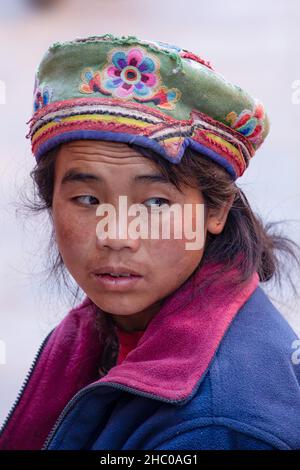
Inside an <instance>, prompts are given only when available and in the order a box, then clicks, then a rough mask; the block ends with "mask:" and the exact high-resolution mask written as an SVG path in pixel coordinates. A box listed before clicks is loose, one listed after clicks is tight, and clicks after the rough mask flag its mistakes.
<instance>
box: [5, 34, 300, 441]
mask: <svg viewBox="0 0 300 470" xmlns="http://www.w3.org/2000/svg"><path fill="white" fill-rule="evenodd" d="M268 127H269V126H268V118H267V116H266V114H265V111H264V108H263V105H262V104H261V103H259V102H258V101H256V100H254V99H252V98H251V97H250V96H249V95H248V94H247V93H246V92H244V91H243V90H242V89H241V88H240V87H237V86H235V85H233V84H231V83H229V82H228V81H226V80H225V78H224V77H222V76H221V75H219V74H218V73H217V72H215V71H214V70H213V68H212V66H211V65H210V63H209V62H207V61H205V60H203V59H201V58H200V57H199V56H197V55H195V54H193V53H191V52H189V51H186V50H184V49H180V48H178V47H175V46H171V45H168V44H165V43H161V42H150V41H144V40H143V41H142V40H139V39H137V38H135V37H132V36H130V37H121V38H117V37H114V36H112V35H110V34H107V35H104V36H96V37H89V38H84V39H76V40H74V41H70V42H66V43H63V44H60V43H55V44H54V45H52V46H51V47H50V48H49V49H48V51H47V52H46V54H45V55H44V57H43V59H42V61H41V63H40V65H39V68H38V70H37V73H36V83H35V88H34V112H33V116H32V118H31V120H30V132H29V136H30V138H31V142H32V151H33V154H34V156H35V158H36V166H35V168H34V170H33V171H32V173H31V175H32V177H33V180H34V183H35V187H36V189H37V196H38V209H40V208H43V209H45V210H46V211H48V213H49V215H50V217H51V221H52V223H53V233H52V238H53V240H54V241H55V243H56V244H57V247H58V258H57V262H56V264H55V266H54V272H57V271H58V268H66V270H67V272H68V273H70V275H71V276H72V277H73V279H74V280H75V281H76V284H77V285H78V288H81V289H82V290H83V292H84V293H85V297H84V299H83V300H81V303H79V305H77V306H75V307H74V308H72V309H71V310H70V311H69V313H68V314H67V315H66V316H65V318H64V319H63V320H62V321H61V322H60V323H59V324H58V325H57V326H56V327H55V328H54V329H53V330H52V331H51V332H50V333H49V335H48V336H47V337H46V338H45V340H44V341H43V343H42V345H41V346H40V348H39V350H38V353H37V355H36V358H35V359H34V363H33V365H32V367H31V369H30V372H29V374H28V377H27V378H26V381H25V383H24V385H23V387H22V389H21V391H20V393H19V396H18V397H17V400H16V402H15V404H14V406H13V408H12V410H11V411H10V413H9V414H8V417H7V419H6V421H5V423H4V425H3V427H2V430H1V435H0V448H1V449H2V450H7V449H8V450H12V449H18V450H20V449H53V450H54V449H56V450H57V449H59V450H63V449H80V450H83V449H85V450H86V449H92V450H112V449H114V450H132V449H134V450H137V449H143V450H158V449H164V450H166V449H171V450H175V449H296V448H299V446H300V416H299V407H300V388H299V381H300V368H299V365H297V361H295V360H293V358H294V356H293V354H295V344H297V337H296V335H295V333H294V332H293V330H292V329H291V327H290V326H289V324H288V323H287V321H286V320H285V319H284V318H283V316H282V315H281V313H280V312H279V311H278V310H277V309H276V308H275V306H274V305H273V304H272V303H271V301H270V299H269V298H268V296H267V295H266V293H265V292H264V291H263V289H262V287H261V286H260V282H266V281H269V280H270V279H271V278H273V276H274V275H278V258H277V254H276V249H277V250H283V251H285V252H287V253H289V254H291V255H292V256H294V257H295V259H296V260H297V257H296V255H295V253H294V252H293V248H292V246H291V243H290V242H289V241H288V240H286V239H283V238H282V239H281V238H280V237H278V236H276V237H275V236H272V235H270V234H269V233H268V232H267V230H266V229H265V228H264V226H263V224H262V222H261V221H260V219H259V218H258V217H257V216H256V215H255V214H254V213H253V212H252V210H251V207H250V206H249V203H248V201H247V199H246V196H245V195H244V194H243V192H242V191H241V189H239V188H238V186H237V185H236V182H235V181H236V179H237V178H238V177H240V176H241V175H242V174H243V173H244V171H245V170H246V168H247V167H248V165H249V163H250V159H251V158H252V157H253V156H254V153H255V151H256V150H257V149H258V147H259V146H260V145H261V143H262V142H263V140H264V139H265V137H266V135H267V133H268ZM122 198H123V199H122ZM120 201H121V204H120ZM124 201H126V204H127V206H126V207H127V209H126V210H125V209H124ZM122 204H123V205H122ZM136 207H138V208H139V210H140V215H141V217H140V219H139V222H140V224H139V228H140V230H141V231H139V230H137V234H136V233H135V232H134V230H133V228H134V227H135V225H134V224H132V223H135V224H136V223H137V220H136V219H135V218H134V215H135V212H134V211H133V209H134V208H136ZM175 207H176V208H177V210H178V211H179V212H178V213H177V214H176V212H175V211H174V213H173V212H172V214H173V216H172V217H171V216H170V209H171V208H175ZM103 209H104V210H103ZM113 209H115V213H113V211H112V210H113ZM105 211H106V212H105ZM180 211H181V212H180ZM126 212H128V213H126ZM105 213H109V217H108V218H106V219H105V217H104V216H105ZM178 214H179V215H178ZM115 216H116V217H115ZM153 216H156V219H155V218H154V217H153ZM185 216H186V217H185ZM152 217H153V218H152ZM155 220H156V222H155ZM183 220H184V222H185V223H184V224H183V225H184V229H185V230H183V231H182V232H181V234H182V236H181V237H179V236H178V237H176V236H174V234H173V229H178V228H179V226H180V224H181V222H182V221H183ZM103 221H105V223H102V222H103ZM168 221H169V222H170V223H169V228H170V233H171V235H170V236H167V237H162V236H160V232H161V230H160V229H162V227H164V224H167V222H168ZM141 222H143V224H142V223H141ZM146 222H147V223H148V229H149V228H151V229H154V228H156V229H159V236H158V237H157V236H155V235H153V232H154V230H151V234H150V236H149V231H148V236H145V231H144V228H145V226H146ZM130 224H131V225H130ZM107 226H109V232H107V230H106V229H107ZM113 229H115V230H113ZM129 232H130V233H129ZM105 233H106V236H104V235H105ZM191 233H192V235H193V234H194V235H195V236H196V238H197V240H196V242H197V243H196V242H195V244H193V241H191V240H192V237H191V236H190V234H191ZM124 234H125V235H124ZM136 235H137V236H136Z"/></svg>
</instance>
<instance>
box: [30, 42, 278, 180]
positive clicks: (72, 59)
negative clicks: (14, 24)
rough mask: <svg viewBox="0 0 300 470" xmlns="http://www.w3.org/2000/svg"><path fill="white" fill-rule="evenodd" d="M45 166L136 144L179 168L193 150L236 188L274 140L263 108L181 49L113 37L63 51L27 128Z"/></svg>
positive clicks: (39, 90)
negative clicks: (92, 142) (86, 149)
mask: <svg viewBox="0 0 300 470" xmlns="http://www.w3.org/2000/svg"><path fill="white" fill-rule="evenodd" d="M29 123H30V130H29V133H28V134H27V136H26V137H30V138H31V144H32V152H33V155H34V156H35V158H36V161H37V162H38V161H39V159H40V157H41V156H42V155H43V154H44V153H45V152H47V151H48V150H50V149H52V148H53V147H55V146H56V145H58V144H60V143H64V142H68V141H71V140H78V139H96V140H110V141H118V142H126V143H129V144H135V145H138V146H139V147H140V148H141V151H142V149H143V148H150V149H152V150H154V151H155V152H156V153H157V154H159V155H161V156H162V157H164V158H166V159H167V160H169V161H170V162H172V163H175V164H178V163H179V162H180V161H181V158H182V156H183V154H184V151H185V149H186V148H187V147H191V148H192V149H194V150H195V151H197V152H199V158H201V157H200V155H201V154H204V155H206V156H207V157H209V158H211V159H212V160H213V161H215V162H217V163H218V164H220V165H221V166H222V167H224V168H225V169H226V170H227V171H228V173H229V174H230V175H231V177H232V179H233V180H235V179H236V178H238V177H239V176H241V175H242V174H243V173H244V171H245V170H246V168H247V167H248V165H249V162H250V159H251V158H252V157H253V155H254V153H255V151H256V150H257V149H258V147H259V146H260V145H261V144H262V142H263V141H264V139H265V137H266V135H267V134H268V132H269V120H268V117H267V115H266V114H265V111H264V107H263V105H262V104H261V103H260V102H259V101H257V100H256V99H254V98H252V97H251V96H250V95H249V94H248V93H247V92H245V91H244V90H242V89H241V88H240V87H239V86H236V85H234V84H232V83H230V82H229V81H227V80H226V79H225V78H224V77H223V76H222V75H220V74H219V73H217V72H216V71H215V70H214V69H213V67H212V66H211V64H210V62H208V61H206V60H204V59H202V58H201V57H199V56H198V55H196V54H194V53H192V52H189V51H187V50H185V49H181V48H180V47H177V46H173V45H170V44H166V43H163V42H153V41H147V40H140V39H138V38H136V37H134V36H122V37H115V36H113V35H111V34H105V35H103V36H92V37H88V38H77V39H75V40H73V41H69V42H65V43H54V44H53V45H52V46H50V47H49V49H48V50H47V51H46V53H45V55H44V56H43V58H42V60H41V63H40V64H39V66H38V68H37V70H36V75H35V86H34V106H33V115H32V117H31V119H30V120H29V121H28V122H27V124H29Z"/></svg>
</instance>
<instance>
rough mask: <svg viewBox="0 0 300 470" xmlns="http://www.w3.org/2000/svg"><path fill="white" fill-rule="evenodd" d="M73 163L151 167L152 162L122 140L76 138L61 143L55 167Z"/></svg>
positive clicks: (63, 166) (62, 167) (64, 166)
mask: <svg viewBox="0 0 300 470" xmlns="http://www.w3.org/2000/svg"><path fill="white" fill-rule="evenodd" d="M74 163H80V164H82V165H84V164H86V165H96V164H99V163H102V164H106V165H122V166H123V167H125V166H128V165H131V166H132V165H139V166H141V165H143V166H145V167H147V166H148V167H153V165H154V163H153V162H152V161H150V159H147V158H146V157H144V156H143V155H142V154H141V153H139V152H138V151H137V150H135V149H132V148H131V147H130V146H129V145H127V144H124V143H122V142H111V141H108V142H106V141H97V140H78V141H74V142H68V143H66V144H62V145H61V148H60V150H59V152H58V155H57V167H58V170H59V169H65V168H66V167H69V166H70V165H73V164H74Z"/></svg>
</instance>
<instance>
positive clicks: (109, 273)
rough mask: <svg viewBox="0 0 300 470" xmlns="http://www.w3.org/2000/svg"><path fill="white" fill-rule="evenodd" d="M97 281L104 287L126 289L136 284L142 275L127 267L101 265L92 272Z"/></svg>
mask: <svg viewBox="0 0 300 470" xmlns="http://www.w3.org/2000/svg"><path fill="white" fill-rule="evenodd" d="M93 275H94V277H95V278H96V280H97V282H98V283H99V284H100V285H101V286H102V287H105V288H106V289H109V290H115V289H118V290H119V289H128V288H131V287H133V286H135V285H136V283H137V282H138V281H140V280H141V279H143V276H142V275H141V274H139V273H137V272H136V271H133V270H131V269H128V268H120V267H119V268H118V267H111V266H109V267H103V268H101V269H99V270H98V271H96V272H94V273H93Z"/></svg>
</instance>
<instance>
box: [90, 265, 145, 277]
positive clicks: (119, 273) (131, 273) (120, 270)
mask: <svg viewBox="0 0 300 470" xmlns="http://www.w3.org/2000/svg"><path fill="white" fill-rule="evenodd" d="M94 274H95V275H96V276H110V277H111V278H125V277H126V278H129V277H141V276H142V274H140V273H139V272H138V271H137V270H135V269H133V268H131V267H127V266H103V267H102V268H99V269H97V270H95V271H94Z"/></svg>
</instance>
